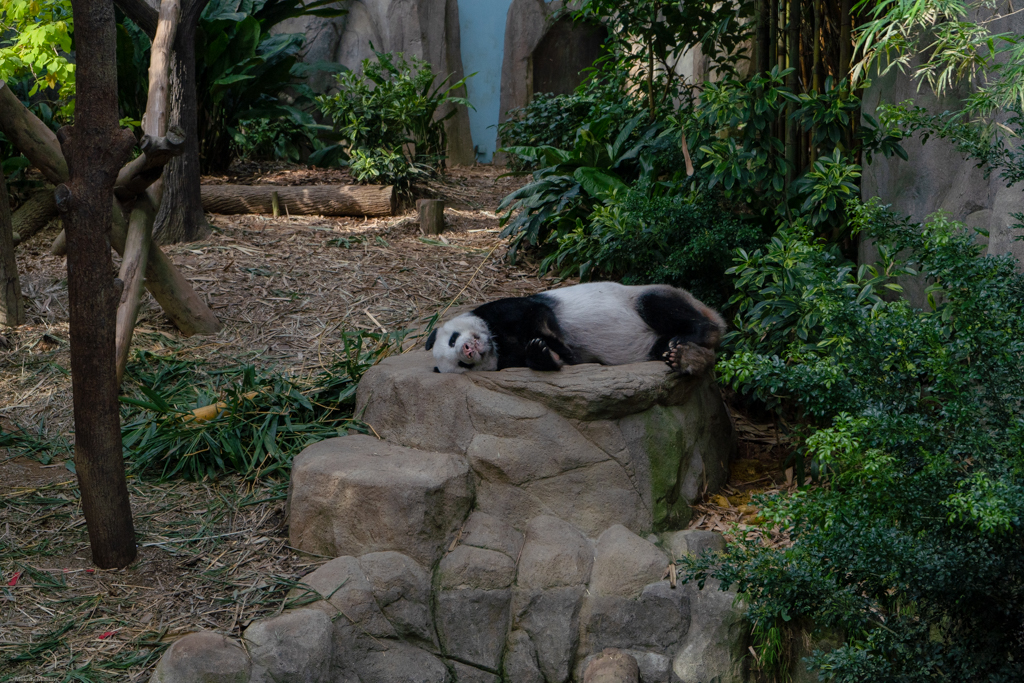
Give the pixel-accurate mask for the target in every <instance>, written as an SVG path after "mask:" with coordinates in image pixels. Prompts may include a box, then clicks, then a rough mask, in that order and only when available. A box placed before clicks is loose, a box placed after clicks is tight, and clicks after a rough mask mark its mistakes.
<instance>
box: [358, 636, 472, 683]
mask: <svg viewBox="0 0 1024 683" xmlns="http://www.w3.org/2000/svg"><path fill="white" fill-rule="evenodd" d="M351 669H352V670H353V671H354V672H355V673H356V674H357V675H358V676H359V679H358V680H359V681H361V682H362V683H452V677H451V674H450V673H449V671H448V667H446V666H445V665H444V662H442V661H441V660H440V659H439V658H438V657H436V656H434V655H432V654H430V653H429V652H427V651H426V650H421V649H419V648H418V647H415V646H413V645H410V644H409V643H404V642H402V641H399V640H382V641H378V642H377V643H376V644H375V646H374V647H372V648H370V649H368V650H367V651H365V652H361V653H359V654H358V656H356V657H352V665H351Z"/></svg>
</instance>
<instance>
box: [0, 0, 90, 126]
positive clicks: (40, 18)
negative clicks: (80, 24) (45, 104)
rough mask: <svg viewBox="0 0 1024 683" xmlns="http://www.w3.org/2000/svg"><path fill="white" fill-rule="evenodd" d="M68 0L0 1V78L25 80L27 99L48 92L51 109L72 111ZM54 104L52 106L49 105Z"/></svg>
mask: <svg viewBox="0 0 1024 683" xmlns="http://www.w3.org/2000/svg"><path fill="white" fill-rule="evenodd" d="M72 27H73V20H72V14H71V1H70V0H31V1H29V0H4V2H2V3H0V30H2V31H3V34H4V39H3V40H2V41H0V79H3V80H5V81H6V80H15V81H17V80H21V79H23V78H28V79H29V82H30V85H29V88H28V93H27V94H28V97H29V98H34V97H35V96H36V95H37V94H39V93H40V92H46V91H49V92H52V93H53V94H54V95H55V96H56V97H57V101H56V102H53V103H52V104H51V108H52V109H54V110H56V111H59V112H60V115H61V116H72V115H74V111H75V99H74V95H75V65H74V62H73V61H72V60H70V59H69V57H70V56H71V32H72ZM52 105H56V106H52Z"/></svg>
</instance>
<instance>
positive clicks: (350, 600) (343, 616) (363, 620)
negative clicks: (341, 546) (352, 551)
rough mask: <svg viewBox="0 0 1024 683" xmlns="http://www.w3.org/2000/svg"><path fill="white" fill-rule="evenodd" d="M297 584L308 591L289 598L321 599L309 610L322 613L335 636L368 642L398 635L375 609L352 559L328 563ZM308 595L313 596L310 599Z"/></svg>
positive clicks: (367, 583) (298, 590) (371, 592)
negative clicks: (360, 637)
mask: <svg viewBox="0 0 1024 683" xmlns="http://www.w3.org/2000/svg"><path fill="white" fill-rule="evenodd" d="M301 583H303V584H305V585H306V586H308V590H307V589H306V588H295V589H292V591H291V592H290V593H289V594H288V595H289V597H290V598H291V599H293V600H301V599H303V598H306V599H308V598H309V597H315V596H319V597H320V598H321V599H320V600H317V601H315V602H313V603H312V604H311V605H310V607H311V608H313V609H319V610H321V611H323V612H324V613H326V614H327V616H328V617H330V618H331V620H332V621H333V622H334V627H335V632H336V634H338V633H349V634H365V635H366V636H368V637H371V638H387V637H396V636H397V635H398V632H397V631H395V628H394V627H393V626H392V625H391V623H390V622H389V621H388V620H387V617H385V616H384V612H383V611H382V610H381V609H380V607H379V606H378V605H377V600H376V598H375V597H374V590H373V584H371V583H370V581H369V580H368V579H367V578H366V574H365V573H363V569H362V567H360V566H359V560H357V559H356V558H354V557H349V556H346V557H339V558H337V559H334V560H331V561H330V562H328V563H326V564H324V565H321V566H320V567H318V568H317V569H316V570H315V571H313V572H311V573H309V574H307V575H306V576H304V577H303V578H302V581H301ZM310 591H312V592H313V595H312V596H310ZM336 637H337V636H336ZM339 645H345V643H344V642H341V643H339Z"/></svg>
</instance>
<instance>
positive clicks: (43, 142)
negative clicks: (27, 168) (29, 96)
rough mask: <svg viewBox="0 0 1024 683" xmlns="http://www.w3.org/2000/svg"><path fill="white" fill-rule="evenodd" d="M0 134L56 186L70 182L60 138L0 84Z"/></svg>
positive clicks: (3, 84) (4, 82)
mask: <svg viewBox="0 0 1024 683" xmlns="http://www.w3.org/2000/svg"><path fill="white" fill-rule="evenodd" d="M0 130H2V131H3V133H4V135H6V136H7V139H8V140H10V141H11V144H12V145H14V148H15V149H16V150H18V151H19V152H21V153H22V154H24V155H25V156H26V157H28V160H29V161H31V162H32V165H33V166H35V167H36V168H38V169H39V170H40V171H42V173H43V175H44V176H45V177H46V179H47V180H49V181H50V182H51V183H53V184H54V185H60V184H61V183H65V182H67V180H68V165H67V162H66V161H65V160H64V155H62V154H61V151H60V145H58V144H57V136H56V135H54V134H53V131H52V130H50V129H49V128H48V127H47V125H46V124H45V123H43V122H42V121H40V120H39V117H37V116H36V115H35V114H33V113H32V112H30V111H29V110H28V109H27V108H26V107H25V105H24V104H22V103H21V100H19V99H18V96H17V95H15V94H14V93H13V92H11V89H10V88H9V87H7V83H6V81H2V80H0Z"/></svg>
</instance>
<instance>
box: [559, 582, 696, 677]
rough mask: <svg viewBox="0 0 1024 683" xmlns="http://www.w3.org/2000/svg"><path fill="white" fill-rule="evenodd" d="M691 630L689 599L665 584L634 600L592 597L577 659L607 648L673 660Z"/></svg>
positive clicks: (582, 624)
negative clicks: (644, 653)
mask: <svg viewBox="0 0 1024 683" xmlns="http://www.w3.org/2000/svg"><path fill="white" fill-rule="evenodd" d="M690 628H691V623H690V604H689V595H688V594H687V592H686V591H683V590H680V589H678V588H676V589H673V588H671V587H670V586H669V584H668V581H659V582H657V583H652V584H650V585H648V586H647V587H645V588H644V590H643V592H642V593H641V595H640V596H639V598H637V599H635V600H634V599H630V598H625V597H622V596H618V595H591V596H589V597H588V598H587V600H586V602H585V604H584V607H583V614H582V616H581V618H580V657H579V659H580V660H582V659H584V658H585V657H586V656H587V655H591V654H594V653H598V652H601V651H602V650H604V649H605V648H609V647H612V648H620V649H630V650H642V651H646V652H653V653H655V654H659V655H664V656H672V655H674V654H675V653H676V651H677V650H678V649H679V646H680V645H681V644H682V643H683V639H684V638H685V637H686V634H687V632H688V631H689V630H690ZM684 680H689V679H684ZM696 680H704V679H700V678H698V679H696Z"/></svg>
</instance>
